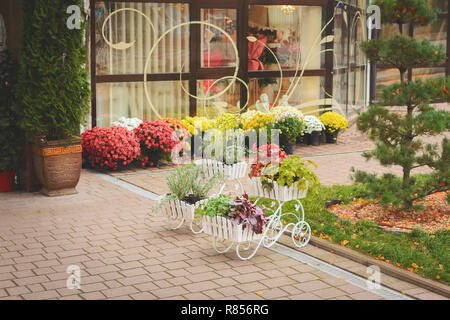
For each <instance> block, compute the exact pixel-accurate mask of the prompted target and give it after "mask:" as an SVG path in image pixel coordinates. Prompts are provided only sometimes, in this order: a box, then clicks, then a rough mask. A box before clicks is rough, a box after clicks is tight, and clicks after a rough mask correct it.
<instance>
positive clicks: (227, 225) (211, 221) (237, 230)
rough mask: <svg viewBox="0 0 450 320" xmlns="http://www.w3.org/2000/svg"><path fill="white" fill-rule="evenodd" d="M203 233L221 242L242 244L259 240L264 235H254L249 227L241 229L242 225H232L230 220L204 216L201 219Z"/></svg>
mask: <svg viewBox="0 0 450 320" xmlns="http://www.w3.org/2000/svg"><path fill="white" fill-rule="evenodd" d="M202 224H203V232H204V233H206V234H209V235H211V236H214V237H216V238H217V239H221V240H230V241H234V242H244V241H253V240H259V239H261V238H262V236H263V234H264V233H261V234H256V233H254V232H253V231H252V230H251V229H250V227H247V228H245V229H243V228H242V227H243V226H242V225H236V226H235V225H233V223H232V222H231V220H230V219H227V218H224V217H210V216H204V217H203V218H202Z"/></svg>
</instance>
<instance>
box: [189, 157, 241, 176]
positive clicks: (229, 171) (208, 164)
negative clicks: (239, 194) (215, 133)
mask: <svg viewBox="0 0 450 320" xmlns="http://www.w3.org/2000/svg"><path fill="white" fill-rule="evenodd" d="M195 163H196V164H197V165H200V166H202V168H203V169H204V170H205V171H206V172H207V174H208V175H209V176H213V175H214V174H216V173H221V174H223V175H224V176H225V177H226V178H230V179H239V178H243V177H245V175H246V173H247V162H238V163H234V164H226V163H224V162H221V161H217V160H213V159H201V160H197V161H195Z"/></svg>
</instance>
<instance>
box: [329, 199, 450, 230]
mask: <svg viewBox="0 0 450 320" xmlns="http://www.w3.org/2000/svg"><path fill="white" fill-rule="evenodd" d="M446 197H447V193H446V192H438V193H435V194H432V195H429V196H428V197H426V198H425V199H423V200H421V201H418V202H417V204H419V203H421V204H422V205H423V206H424V210H423V211H417V212H415V211H414V210H413V211H401V210H398V209H393V208H384V207H383V206H382V205H381V204H379V203H377V202H369V201H366V200H364V199H355V200H353V201H352V202H351V203H350V204H347V205H344V204H342V205H333V206H330V207H329V208H328V210H330V212H332V213H333V214H334V215H336V216H337V217H338V218H340V219H348V220H351V221H356V220H370V221H373V222H375V223H376V224H378V225H379V226H380V227H382V228H383V229H386V230H389V231H394V232H409V231H411V230H412V229H413V228H417V227H420V228H421V229H423V230H425V231H427V232H429V233H434V232H436V231H437V230H440V229H447V230H448V229H449V228H450V205H449V204H448V203H447V201H446Z"/></svg>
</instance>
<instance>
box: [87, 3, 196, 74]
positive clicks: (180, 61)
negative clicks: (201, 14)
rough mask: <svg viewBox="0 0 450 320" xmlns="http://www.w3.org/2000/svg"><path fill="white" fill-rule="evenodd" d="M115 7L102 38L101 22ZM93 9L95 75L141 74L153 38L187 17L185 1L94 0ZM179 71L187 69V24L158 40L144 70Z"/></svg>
mask: <svg viewBox="0 0 450 320" xmlns="http://www.w3.org/2000/svg"><path fill="white" fill-rule="evenodd" d="M124 9H126V10H124ZM116 11H117V13H115V14H113V15H112V16H111V17H110V19H108V20H107V22H106V24H105V28H104V36H105V38H106V41H105V38H104V37H103V33H102V30H103V25H104V22H105V20H106V19H107V18H108V16H109V15H111V14H112V13H114V12H116ZM95 12H96V14H95V26H96V35H95V41H96V43H95V48H96V62H97V68H96V69H97V70H96V72H97V74H99V75H105V74H143V73H144V66H145V62H146V59H147V55H148V53H149V52H150V49H151V47H152V46H153V44H154V43H155V41H156V40H157V38H159V37H160V36H161V35H162V34H163V33H164V32H166V31H167V30H168V29H170V28H172V27H173V26H175V25H177V24H181V23H184V22H188V21H189V5H188V4H182V3H141V2H139V3H137V2H136V3H134V2H98V3H96V7H95ZM143 14H144V15H145V16H147V17H148V18H149V19H150V21H151V22H152V24H153V27H154V29H153V28H152V27H151V26H150V24H149V23H148V21H147V19H146V18H145V17H144V16H143ZM153 30H154V31H153ZM109 43H110V44H112V46H111V45H108V44H109ZM124 47H126V48H124ZM181 71H183V72H186V71H189V26H184V27H181V28H177V29H175V30H174V31H173V32H170V33H169V34H168V35H167V36H166V37H164V38H163V39H162V40H161V42H160V43H159V45H158V46H157V48H156V50H155V51H154V53H153V54H152V56H151V59H150V64H149V68H148V69H147V73H170V72H181Z"/></svg>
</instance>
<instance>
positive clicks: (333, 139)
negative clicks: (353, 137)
mask: <svg viewBox="0 0 450 320" xmlns="http://www.w3.org/2000/svg"><path fill="white" fill-rule="evenodd" d="M338 134H339V130H337V131H334V132H330V131H327V132H326V137H327V143H337V138H338Z"/></svg>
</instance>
